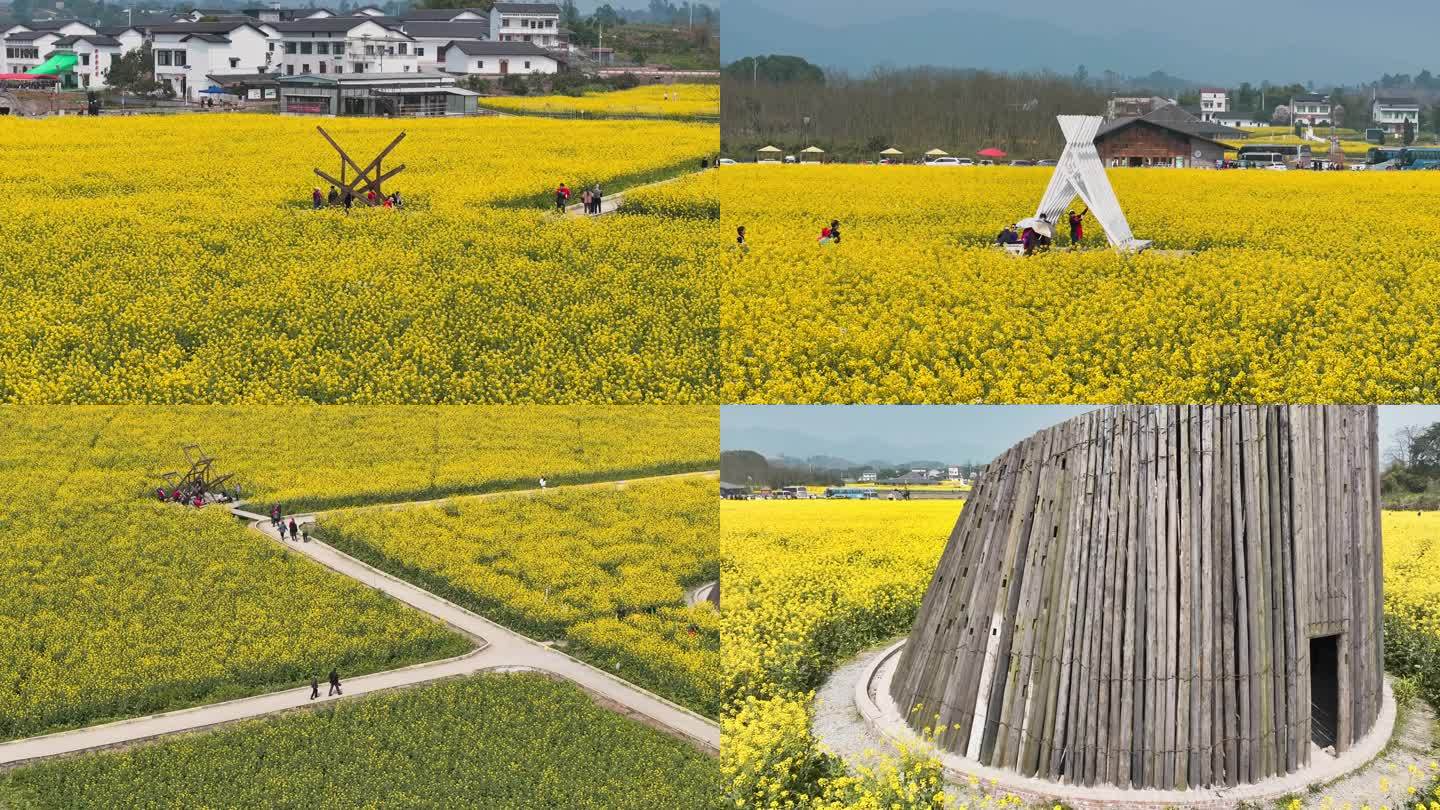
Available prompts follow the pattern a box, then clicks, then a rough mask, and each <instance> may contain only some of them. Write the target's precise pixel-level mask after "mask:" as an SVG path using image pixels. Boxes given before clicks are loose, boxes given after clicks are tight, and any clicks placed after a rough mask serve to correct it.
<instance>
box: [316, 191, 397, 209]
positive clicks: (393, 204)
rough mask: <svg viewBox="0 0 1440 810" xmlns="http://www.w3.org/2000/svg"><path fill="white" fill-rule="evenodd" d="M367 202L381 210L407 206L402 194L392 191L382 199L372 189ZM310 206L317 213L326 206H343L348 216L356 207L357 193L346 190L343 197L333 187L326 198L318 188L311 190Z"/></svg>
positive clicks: (367, 195)
mask: <svg viewBox="0 0 1440 810" xmlns="http://www.w3.org/2000/svg"><path fill="white" fill-rule="evenodd" d="M365 202H367V203H369V204H370V205H371V206H378V207H381V208H402V207H404V205H405V201H404V200H402V199H401V198H400V192H398V191H392V192H390V193H389V194H386V195H385V196H384V197H381V196H380V195H378V194H376V193H375V190H374V189H370V190H369V191H366V192H365ZM310 205H311V207H312V208H314V209H315V210H316V211H319V210H320V209H321V208H324V207H325V206H326V205H330V206H336V205H343V206H344V207H345V213H347V214H348V213H350V208H351V207H352V206H354V205H355V192H353V191H351V190H350V189H348V188H347V189H345V193H344V194H343V195H342V194H341V193H340V191H339V189H337V188H335V187H334V186H331V187H330V194H329V196H326V195H323V194H321V193H320V189H318V188H316V189H311V191H310Z"/></svg>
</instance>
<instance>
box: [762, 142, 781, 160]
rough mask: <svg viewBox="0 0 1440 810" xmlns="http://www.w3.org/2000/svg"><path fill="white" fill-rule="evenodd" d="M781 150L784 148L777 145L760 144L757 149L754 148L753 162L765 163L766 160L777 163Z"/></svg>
mask: <svg viewBox="0 0 1440 810" xmlns="http://www.w3.org/2000/svg"><path fill="white" fill-rule="evenodd" d="M783 151H784V150H783V149H781V148H780V147H778V146H774V145H772V144H766V145H765V146H762V147H760V148H759V149H756V150H755V162H756V163H765V162H767V161H768V162H770V163H779V162H780V153H781V152H783Z"/></svg>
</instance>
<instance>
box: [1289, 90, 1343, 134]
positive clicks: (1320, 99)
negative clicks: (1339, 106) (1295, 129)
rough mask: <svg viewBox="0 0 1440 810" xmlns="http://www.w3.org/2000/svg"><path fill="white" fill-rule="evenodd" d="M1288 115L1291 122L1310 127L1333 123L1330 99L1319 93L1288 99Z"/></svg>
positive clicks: (1332, 108) (1332, 109)
mask: <svg viewBox="0 0 1440 810" xmlns="http://www.w3.org/2000/svg"><path fill="white" fill-rule="evenodd" d="M1290 113H1291V116H1292V118H1293V120H1295V121H1297V122H1300V123H1304V124H1309V125H1311V126H1314V125H1316V124H1319V123H1321V122H1324V123H1327V124H1328V123H1331V122H1332V121H1334V118H1333V117H1332V116H1333V115H1334V107H1333V106H1332V105H1331V104H1330V97H1329V96H1327V95H1323V94H1321V93H1305V94H1304V95H1299V96H1295V97H1294V98H1292V99H1290Z"/></svg>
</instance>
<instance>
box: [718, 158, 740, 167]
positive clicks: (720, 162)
mask: <svg viewBox="0 0 1440 810" xmlns="http://www.w3.org/2000/svg"><path fill="white" fill-rule="evenodd" d="M715 163H716V164H717V165H720V166H734V165H735V161H733V160H731V159H730V158H720V159H719V160H717V161H715Z"/></svg>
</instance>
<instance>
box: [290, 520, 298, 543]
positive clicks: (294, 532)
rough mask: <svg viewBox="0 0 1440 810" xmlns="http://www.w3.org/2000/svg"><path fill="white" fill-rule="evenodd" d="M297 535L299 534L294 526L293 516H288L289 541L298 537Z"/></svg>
mask: <svg viewBox="0 0 1440 810" xmlns="http://www.w3.org/2000/svg"><path fill="white" fill-rule="evenodd" d="M299 536H300V535H299V533H298V531H297V530H296V528H295V518H290V539H291V541H294V540H295V539H296V538H298V537H299Z"/></svg>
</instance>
